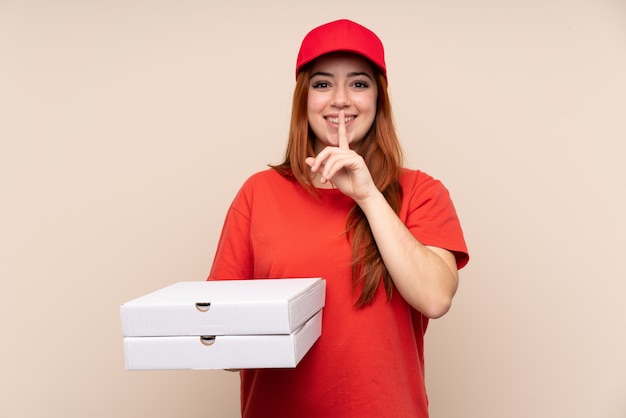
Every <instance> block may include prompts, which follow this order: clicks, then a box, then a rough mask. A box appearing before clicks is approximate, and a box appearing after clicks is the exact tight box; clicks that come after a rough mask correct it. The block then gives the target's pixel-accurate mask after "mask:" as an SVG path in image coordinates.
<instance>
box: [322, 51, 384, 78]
mask: <svg viewBox="0 0 626 418" xmlns="http://www.w3.org/2000/svg"><path fill="white" fill-rule="evenodd" d="M316 72H325V73H326V72H327V73H331V74H335V73H342V72H346V73H350V72H361V73H363V72H365V73H368V74H369V75H370V76H372V78H373V76H374V67H373V65H372V63H371V62H370V61H369V60H368V59H366V58H363V57H362V56H360V55H357V54H351V53H349V52H333V53H331V54H326V55H322V56H321V57H319V58H317V59H316V60H315V61H314V62H313V66H312V67H311V73H312V74H314V73H316Z"/></svg>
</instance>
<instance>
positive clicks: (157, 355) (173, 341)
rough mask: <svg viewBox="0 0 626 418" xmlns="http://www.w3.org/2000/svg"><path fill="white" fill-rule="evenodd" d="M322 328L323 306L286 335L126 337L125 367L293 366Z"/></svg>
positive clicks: (313, 341)
mask: <svg viewBox="0 0 626 418" xmlns="http://www.w3.org/2000/svg"><path fill="white" fill-rule="evenodd" d="M321 332H322V310H320V311H319V312H318V313H317V314H316V315H314V316H313V317H312V318H311V319H309V320H308V321H307V322H305V323H304V324H303V325H302V326H301V327H300V328H299V329H297V330H296V331H294V332H293V333H291V334H285V335H217V336H215V337H200V336H175V337H125V338H124V352H125V361H126V370H168V369H246V368H269V367H271V368H292V367H296V366H297V364H298V363H299V362H300V360H302V358H303V357H304V355H305V354H306V353H307V352H308V351H309V349H310V348H311V347H312V346H313V344H314V343H315V341H317V339H318V338H319V336H320V335H321Z"/></svg>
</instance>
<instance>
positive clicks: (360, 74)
mask: <svg viewBox="0 0 626 418" xmlns="http://www.w3.org/2000/svg"><path fill="white" fill-rule="evenodd" d="M317 76H321V77H334V76H335V75H334V74H332V73H326V72H323V71H317V72H315V73H313V74H311V78H313V77H317ZM359 76H365V77H367V78H369V79H370V80H372V76H370V75H369V74H368V73H366V72H364V71H353V72H351V73H348V77H359Z"/></svg>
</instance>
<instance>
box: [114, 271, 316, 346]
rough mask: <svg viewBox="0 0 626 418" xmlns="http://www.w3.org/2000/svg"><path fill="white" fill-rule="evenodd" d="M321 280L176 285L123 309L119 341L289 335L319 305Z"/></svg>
mask: <svg viewBox="0 0 626 418" xmlns="http://www.w3.org/2000/svg"><path fill="white" fill-rule="evenodd" d="M325 297H326V281H325V280H323V279H321V278H303V279H290V278H287V279H263V280H218V281H193V282H178V283H174V284H172V285H170V286H167V287H165V288H162V289H159V290H157V291H155V292H152V293H149V294H147V295H144V296H141V297H139V298H136V299H133V300H131V301H129V302H126V303H124V304H123V305H122V306H121V308H120V316H121V319H122V333H123V335H124V337H148V336H149V337H156V336H175V335H178V336H193V335H212V336H214V335H258V334H291V333H292V332H294V331H295V330H296V329H297V328H299V327H300V326H301V325H302V324H303V323H304V322H305V321H306V320H308V319H309V318H311V317H312V316H313V315H314V314H315V313H317V312H318V311H319V310H320V309H321V308H322V307H323V306H324V304H325Z"/></svg>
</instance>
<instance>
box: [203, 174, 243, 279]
mask: <svg viewBox="0 0 626 418" xmlns="http://www.w3.org/2000/svg"><path fill="white" fill-rule="evenodd" d="M248 188H249V183H246V184H244V185H243V187H242V188H241V189H240V190H239V192H238V193H237V195H236V196H235V199H234V200H233V202H232V203H231V205H230V207H229V209H228V212H227V214H226V218H225V220H224V225H223V227H222V232H221V234H220V239H219V242H218V244H217V250H216V251H215V257H214V259H213V265H212V266H211V272H210V273H209V277H208V279H207V280H229V279H230V280H234V279H237V280H240V279H251V278H252V272H253V258H252V249H251V245H250V199H249V195H248Z"/></svg>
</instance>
